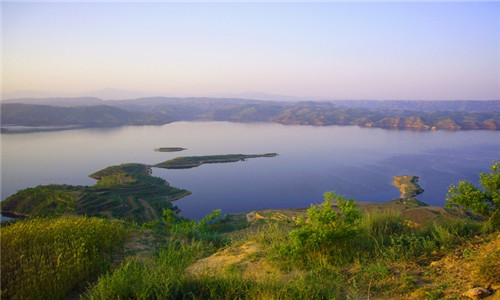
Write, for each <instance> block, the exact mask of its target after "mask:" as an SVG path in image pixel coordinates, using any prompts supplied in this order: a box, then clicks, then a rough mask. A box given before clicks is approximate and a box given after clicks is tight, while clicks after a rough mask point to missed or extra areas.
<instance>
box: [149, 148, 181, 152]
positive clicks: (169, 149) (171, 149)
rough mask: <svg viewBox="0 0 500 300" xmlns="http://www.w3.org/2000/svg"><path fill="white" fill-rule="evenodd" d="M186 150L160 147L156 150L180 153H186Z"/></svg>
mask: <svg viewBox="0 0 500 300" xmlns="http://www.w3.org/2000/svg"><path fill="white" fill-rule="evenodd" d="M184 150H186V148H182V147H160V148H156V149H154V151H156V152H179V151H184Z"/></svg>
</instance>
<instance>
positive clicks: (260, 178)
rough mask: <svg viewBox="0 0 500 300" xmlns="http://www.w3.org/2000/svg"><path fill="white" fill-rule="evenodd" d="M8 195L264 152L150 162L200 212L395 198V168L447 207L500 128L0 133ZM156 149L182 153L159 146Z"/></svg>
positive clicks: (498, 146) (183, 203)
mask: <svg viewBox="0 0 500 300" xmlns="http://www.w3.org/2000/svg"><path fill="white" fill-rule="evenodd" d="M1 141H2V168H1V176H2V177H1V188H2V192H1V194H2V200H4V199H5V198H7V197H8V196H10V195H12V194H14V193H15V192H16V191H17V190H20V189H23V188H26V187H33V186H36V185H40V184H42V185H45V184H50V183H57V184H63V183H65V184H73V185H92V184H94V183H95V180H93V179H91V178H89V177H87V176H88V175H89V174H91V173H93V172H95V171H98V170H100V169H103V168H105V167H107V166H111V165H117V164H121V163H129V162H135V163H144V164H156V163H159V162H162V161H165V160H168V159H172V158H174V157H177V156H191V155H208V154H230V153H243V154H259V153H267V152H276V153H278V154H279V156H278V157H275V158H254V159H249V160H247V161H244V162H237V163H227V164H208V165H202V166H200V167H197V168H193V169H184V170H166V169H157V168H154V169H153V175H155V176H159V177H162V178H164V179H166V180H167V181H168V182H170V183H171V185H172V186H175V187H180V188H185V189H187V190H190V191H191V192H193V194H192V195H190V196H188V197H185V198H183V199H181V200H179V201H176V202H175V204H176V205H177V206H178V207H179V208H181V210H182V214H183V215H185V216H188V217H192V218H200V217H202V216H204V215H206V214H207V213H209V212H210V211H212V210H213V209H222V212H223V214H224V213H238V212H245V211H250V210H255V209H263V208H287V207H306V206H309V205H310V204H311V203H316V202H322V198H323V196H322V195H323V193H324V192H326V191H331V190H334V191H336V192H337V193H339V194H343V195H346V196H348V197H350V198H354V199H356V200H358V201H373V202H382V201H387V200H391V199H394V198H397V197H398V196H399V191H398V190H397V189H396V188H395V187H393V186H392V184H391V183H392V181H393V180H392V176H393V175H404V174H410V175H417V176H420V184H421V186H422V187H423V188H424V189H425V193H424V194H422V195H420V196H418V198H419V199H420V200H422V201H425V202H427V203H429V204H431V205H444V203H445V197H446V193H447V190H448V186H449V185H450V184H452V183H456V182H457V181H459V180H469V181H472V182H474V183H478V174H479V173H480V172H488V171H489V168H490V166H491V164H492V161H493V160H496V159H500V151H499V150H500V132H498V131H496V132H495V131H459V132H449V131H396V130H385V129H375V128H359V127H355V126H345V127H342V126H328V127H313V126H290V125H280V124H273V123H252V124H242V123H228V122H176V123H172V124H167V125H163V126H128V127H119V128H110V129H81V130H66V131H58V132H39V133H25V134H2V135H1ZM158 147H185V148H188V150H186V151H182V152H173V153H161V152H154V151H153V149H154V148H158Z"/></svg>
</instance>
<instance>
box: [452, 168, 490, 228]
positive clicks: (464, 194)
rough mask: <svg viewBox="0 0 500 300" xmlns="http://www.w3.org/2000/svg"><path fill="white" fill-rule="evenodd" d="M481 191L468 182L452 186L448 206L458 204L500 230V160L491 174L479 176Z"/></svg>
mask: <svg viewBox="0 0 500 300" xmlns="http://www.w3.org/2000/svg"><path fill="white" fill-rule="evenodd" d="M479 178H480V180H479V183H480V184H481V186H482V187H483V189H479V188H477V187H476V186H474V185H473V184H472V183H470V182H468V181H460V182H459V183H458V184H457V185H451V186H450V189H449V190H448V196H447V197H446V202H447V205H453V204H458V205H460V206H462V207H464V208H467V209H470V210H471V211H472V212H474V213H477V214H479V215H482V216H484V217H486V218H488V224H489V225H491V226H493V229H495V230H498V226H499V225H500V214H499V208H500V160H498V161H495V162H493V165H492V166H491V173H488V174H486V173H481V174H479Z"/></svg>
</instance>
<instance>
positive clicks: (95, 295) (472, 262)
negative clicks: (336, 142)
mask: <svg viewBox="0 0 500 300" xmlns="http://www.w3.org/2000/svg"><path fill="white" fill-rule="evenodd" d="M333 203H335V204H333ZM332 204H333V205H332ZM209 219H210V218H209ZM148 226H150V228H153V229H154V230H156V231H157V232H161V233H162V234H164V235H165V236H167V237H168V240H167V242H166V245H165V247H163V248H161V249H159V250H158V251H157V252H155V253H154V254H153V255H151V256H149V257H147V258H146V259H137V258H134V257H131V258H129V259H128V260H126V261H125V263H123V264H122V265H121V266H120V267H119V268H117V269H116V270H115V271H114V272H112V273H108V274H107V275H105V276H103V277H100V278H99V280H98V282H97V283H96V284H95V285H94V286H93V287H92V288H90V289H89V290H88V292H87V293H86V294H85V295H84V298H88V299H110V298H113V299H128V298H132V299H159V298H161V299H358V298H361V299H363V298H368V297H379V298H383V299H387V298H391V299H407V298H410V299H441V298H445V299H457V298H459V297H460V295H461V294H462V293H463V292H465V291H467V290H469V289H470V288H473V287H484V288H485V289H487V290H488V291H489V292H490V293H492V292H494V291H495V290H496V289H498V288H500V280H499V278H500V266H499V263H498V261H499V259H500V255H499V253H500V252H499V251H498V250H499V247H500V235H499V234H498V232H493V233H484V232H482V231H481V228H482V227H481V224H480V223H477V222H472V221H469V220H466V219H455V218H449V219H440V220H429V221H428V222H425V223H421V224H418V223H415V222H412V221H411V220H408V219H405V218H404V217H403V216H402V214H401V212H396V211H391V210H385V211H378V210H373V211H365V212H363V213H362V212H361V211H360V210H358V209H357V205H356V203H355V202H354V201H352V200H344V199H343V198H342V197H339V196H338V195H336V194H333V193H326V194H325V202H324V203H323V205H321V206H313V207H311V208H310V209H309V210H308V211H307V215H306V217H305V218H301V217H299V218H297V219H296V220H291V219H285V218H274V219H272V218H269V219H259V220H257V221H255V222H254V223H253V224H252V225H249V226H247V227H246V228H244V229H239V230H235V229H236V228H231V227H230V226H229V225H228V220H227V218H226V219H222V220H219V221H218V222H216V223H210V222H204V221H201V222H195V221H184V220H178V219H175V218H172V215H170V214H168V213H167V214H166V215H165V216H164V217H163V218H162V220H161V221H159V222H156V223H154V224H149V225H148ZM228 231H229V232H228ZM200 258H202V259H200ZM457 275H459V276H457Z"/></svg>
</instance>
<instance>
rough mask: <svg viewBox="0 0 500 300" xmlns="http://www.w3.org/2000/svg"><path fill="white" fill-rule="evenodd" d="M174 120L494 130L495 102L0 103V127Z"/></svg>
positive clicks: (499, 112) (498, 123)
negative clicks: (0, 124) (0, 115)
mask: <svg viewBox="0 0 500 300" xmlns="http://www.w3.org/2000/svg"><path fill="white" fill-rule="evenodd" d="M174 121H230V122H275V123H281V124H295V125H316V126H322V125H358V126H361V127H378V128H393V129H417V130H430V129H432V130H436V129H446V130H463V129H466V130H478V129H487V130H497V129H499V128H500V100H491V101H456V100H454V101H429V100H425V101H396V100H390V101H375V100H372V101H369V100H350V101H347V100H342V101H341V100H338V101H287V102H285V101H261V100H254V99H241V98H208V97H191V98H174V97H150V98H137V99H127V100H113V101H109V100H102V99H100V98H96V97H76V98H21V99H11V100H4V101H2V121H1V123H2V126H3V127H4V128H3V131H4V132H7V131H8V129H6V127H5V126H6V125H17V126H70V125H71V126H76V127H109V126H121V125H160V124H166V123H170V122H174Z"/></svg>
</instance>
